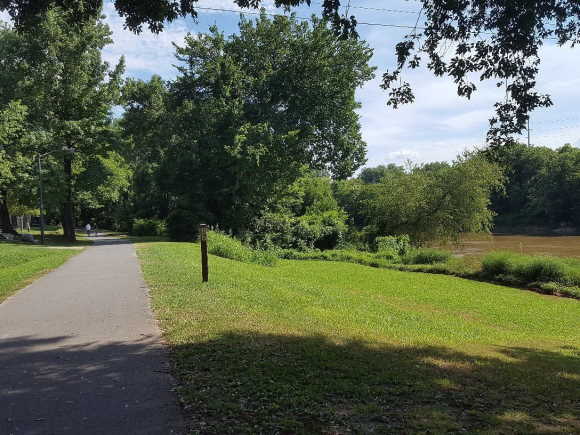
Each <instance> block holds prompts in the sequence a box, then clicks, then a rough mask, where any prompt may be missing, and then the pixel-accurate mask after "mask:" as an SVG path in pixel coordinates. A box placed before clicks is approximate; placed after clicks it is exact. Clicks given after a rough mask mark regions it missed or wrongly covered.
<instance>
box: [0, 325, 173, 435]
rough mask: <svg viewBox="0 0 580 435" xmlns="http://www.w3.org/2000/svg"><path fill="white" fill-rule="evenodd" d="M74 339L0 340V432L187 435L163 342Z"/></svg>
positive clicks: (151, 339)
mask: <svg viewBox="0 0 580 435" xmlns="http://www.w3.org/2000/svg"><path fill="white" fill-rule="evenodd" d="M68 342H69V337H51V338H35V337H17V338H10V339H3V340H0V433H1V434H27V435H28V434H31V435H35V434H39V435H40V434H61V433H62V434H66V433H71V434H81V433H82V434H171V433H181V430H182V429H183V428H180V427H179V424H180V422H178V421H172V420H171V418H172V417H173V416H175V414H176V412H177V411H176V410H175V409H170V408H171V407H172V406H175V405H174V401H173V400H172V399H173V394H174V393H173V392H172V391H169V390H170V389H171V387H172V386H171V383H170V379H171V377H170V376H169V367H168V366H167V364H166V363H164V361H166V358H164V355H163V352H164V350H163V348H162V346H161V345H160V344H159V343H158V340H157V341H156V339H155V338H154V337H147V336H143V338H142V339H141V340H137V341H129V342H123V343H119V342H110V343H104V344H103V343H102V342H101V343H100V344H98V345H97V344H95V343H91V342H87V343H82V344H78V343H74V344H69V343H68ZM160 404H161V405H160ZM172 404H173V405H172ZM164 406H165V409H164Z"/></svg>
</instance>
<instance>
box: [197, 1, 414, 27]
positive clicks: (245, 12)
mask: <svg viewBox="0 0 580 435" xmlns="http://www.w3.org/2000/svg"><path fill="white" fill-rule="evenodd" d="M195 9H199V10H202V11H215V12H233V13H236V14H242V15H261V14H262V13H261V12H249V11H244V10H235V9H222V8H206V7H199V6H196V8H195ZM264 14H265V15H267V16H270V17H288V15H283V14H273V13H268V12H264ZM295 18H296V19H297V20H304V21H310V18H305V17H299V16H295ZM357 25H362V26H378V27H394V28H399V29H414V30H425V28H424V27H416V26H408V25H403V24H387V23H367V22H363V21H357Z"/></svg>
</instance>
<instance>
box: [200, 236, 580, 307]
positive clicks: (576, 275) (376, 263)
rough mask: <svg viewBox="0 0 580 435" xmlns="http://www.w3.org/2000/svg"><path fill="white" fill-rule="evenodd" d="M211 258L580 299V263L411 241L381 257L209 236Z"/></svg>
mask: <svg viewBox="0 0 580 435" xmlns="http://www.w3.org/2000/svg"><path fill="white" fill-rule="evenodd" d="M208 246H209V253H210V254H213V255H217V256H219V257H223V258H229V259H232V260H236V261H241V262H244V263H255V264H260V265H264V266H275V265H276V264H277V262H278V259H282V260H319V261H338V262H345V263H355V264H360V265H363V266H370V267H375V268H384V269H392V270H399V271H404V272H422V273H434V274H443V275H451V276H457V277H460V278H466V279H472V280H477V281H487V282H492V283H500V284H504V285H507V286H511V287H517V288H521V289H526V290H532V291H536V292H540V293H543V294H550V295H555V296H564V297H570V298H576V299H580V261H578V260H575V259H568V258H559V257H550V256H533V255H522V254H517V253H513V252H507V251H505V252H503V251H500V252H491V253H488V254H487V255H485V256H484V257H483V258H478V257H453V256H452V255H451V253H450V252H449V251H445V250H440V249H433V248H415V247H412V246H411V244H410V241H409V239H408V237H407V236H398V237H381V238H377V241H376V246H377V248H376V252H369V251H361V250H357V249H333V250H327V251H322V250H315V249H313V250H303V251H301V250H294V249H276V248H273V249H269V250H261V249H253V248H251V247H249V246H246V245H244V244H243V243H241V242H240V241H239V240H237V239H235V238H234V237H231V236H228V235H226V234H223V233H219V232H214V231H212V232H210V233H209V243H208Z"/></svg>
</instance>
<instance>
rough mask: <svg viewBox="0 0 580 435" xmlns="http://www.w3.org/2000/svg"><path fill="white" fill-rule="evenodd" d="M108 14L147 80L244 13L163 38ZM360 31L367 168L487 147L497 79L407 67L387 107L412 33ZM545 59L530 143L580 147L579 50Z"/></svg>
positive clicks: (402, 10)
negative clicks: (177, 52)
mask: <svg viewBox="0 0 580 435" xmlns="http://www.w3.org/2000/svg"><path fill="white" fill-rule="evenodd" d="M272 3H273V2H271V1H270V2H266V7H267V10H268V12H272V13H281V12H282V11H280V10H276V9H275V8H274V7H273V6H272ZM312 3H313V5H312V7H311V8H307V7H301V8H299V9H296V10H295V12H296V14H297V15H298V16H300V17H309V16H310V15H312V14H313V13H319V11H320V1H317V0H313V2H312ZM343 3H346V1H345V2H343ZM199 6H200V7H209V8H222V9H238V8H237V6H235V5H234V3H233V1H232V0H200V1H199ZM366 8H373V9H366ZM377 9H382V10H377ZM386 9H388V10H386ZM418 10H419V3H418V2H417V1H415V0H389V1H388V2H387V1H384V0H382V1H381V0H351V8H350V14H354V15H355V16H356V17H357V19H358V21H359V22H361V23H362V22H365V23H374V24H397V25H411V26H412V25H414V24H415V21H416V19H417V13H418ZM104 12H105V14H106V15H107V22H108V24H109V26H110V27H111V29H112V30H113V38H114V40H115V43H114V44H113V45H111V46H109V47H107V48H106V49H105V52H104V57H105V59H106V60H107V61H109V62H111V63H113V62H116V61H117V60H118V59H119V57H120V56H121V55H125V57H126V60H127V75H128V76H135V77H139V78H143V79H147V78H149V77H150V76H151V75H152V74H158V75H160V76H162V77H164V78H166V79H170V78H172V77H174V76H175V75H176V71H175V68H174V67H173V65H174V64H175V59H174V56H173V51H174V50H173V46H172V42H176V43H178V44H180V43H181V42H182V41H183V38H184V36H185V35H186V34H187V33H189V32H190V33H198V32H205V31H207V29H208V27H209V26H211V25H213V24H215V25H217V26H218V27H219V28H220V29H221V30H222V31H224V32H225V33H226V34H231V33H235V32H236V29H237V23H238V21H239V17H240V15H239V13H229V12H217V11H208V10H199V17H198V21H197V23H195V22H193V20H192V19H189V18H188V19H180V20H178V21H176V22H174V23H172V24H170V25H168V26H167V28H166V30H165V31H164V32H163V33H161V34H159V35H153V34H151V33H150V32H148V31H144V32H143V33H142V34H141V35H138V36H136V35H133V34H132V33H131V32H129V31H127V30H125V29H124V28H123V21H122V20H121V19H120V18H119V17H118V15H117V14H116V12H115V10H114V8H113V6H112V4H111V3H110V2H107V3H106V4H105V11H104ZM245 12H248V11H245ZM0 19H1V17H0ZM420 22H421V21H420ZM358 30H359V33H360V35H361V38H363V39H365V40H366V41H367V42H368V43H369V45H370V46H371V47H372V48H373V49H374V50H375V54H374V57H373V60H372V63H373V65H375V66H377V67H378V70H377V78H376V79H375V80H373V81H371V82H369V83H367V84H366V85H365V86H364V87H363V88H362V89H359V91H358V93H357V96H358V100H359V101H360V102H361V104H362V108H361V109H360V116H361V125H362V133H363V137H364V138H365V140H366V142H367V144H368V165H369V166H374V165H378V164H387V163H399V164H400V163H403V162H405V161H406V160H407V159H410V160H412V161H414V162H418V163H419V162H428V161H436V160H452V159H453V158H454V157H455V156H456V155H457V154H458V153H461V152H462V151H463V150H465V149H471V148H473V147H481V146H482V145H483V143H484V137H485V133H486V131H487V128H488V119H489V117H490V116H491V115H492V114H493V104H494V102H495V101H497V100H498V99H501V97H502V95H503V92H502V91H501V90H499V89H497V88H496V86H495V83H494V82H489V83H479V84H478V88H479V89H478V92H477V93H476V94H475V96H473V97H472V99H471V100H466V99H464V98H459V97H458V96H457V94H456V89H455V87H454V85H453V83H452V82H451V80H450V79H448V78H437V77H434V76H433V75H432V74H431V73H430V72H429V71H427V70H425V69H420V70H415V71H412V72H407V78H408V79H409V80H410V81H411V84H412V85H413V87H414V90H415V95H416V101H415V103H414V104H412V105H409V106H405V107H402V108H400V109H398V110H393V109H392V108H390V107H387V106H386V104H385V102H386V94H385V92H384V91H383V90H381V89H380V87H379V81H380V76H381V72H382V71H384V70H385V69H387V68H391V67H392V66H393V63H394V54H393V53H394V45H395V44H396V43H397V42H398V41H399V40H400V39H401V38H402V37H403V36H404V35H405V33H406V32H408V31H409V30H408V29H400V28H390V27H380V26H370V25H359V29H358ZM542 56H543V62H542V67H541V73H540V76H539V80H538V88H539V89H540V90H541V91H543V92H548V93H550V94H551V95H552V99H553V101H554V106H553V107H551V108H549V109H542V110H539V111H537V112H535V113H533V114H532V118H531V129H532V143H533V144H537V145H546V146H550V147H552V148H556V147H559V146H561V145H563V144H564V143H572V144H574V145H576V146H580V111H579V110H578V102H579V101H580V74H579V71H580V49H571V48H560V47H556V46H553V45H547V46H545V47H544V48H543V50H542Z"/></svg>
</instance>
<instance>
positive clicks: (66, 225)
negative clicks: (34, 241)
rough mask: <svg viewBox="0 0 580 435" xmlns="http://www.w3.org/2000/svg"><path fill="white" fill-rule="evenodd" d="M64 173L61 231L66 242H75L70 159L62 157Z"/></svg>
mask: <svg viewBox="0 0 580 435" xmlns="http://www.w3.org/2000/svg"><path fill="white" fill-rule="evenodd" d="M64 173H65V178H66V199H65V201H64V204H63V207H62V231H63V233H64V239H65V240H66V241H67V242H74V241H76V235H75V224H74V217H73V195H72V157H71V156H68V155H67V156H65V157H64Z"/></svg>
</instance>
